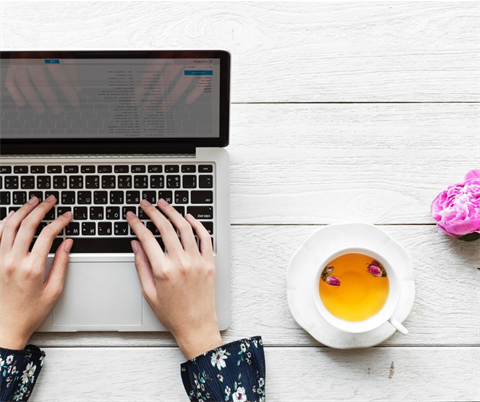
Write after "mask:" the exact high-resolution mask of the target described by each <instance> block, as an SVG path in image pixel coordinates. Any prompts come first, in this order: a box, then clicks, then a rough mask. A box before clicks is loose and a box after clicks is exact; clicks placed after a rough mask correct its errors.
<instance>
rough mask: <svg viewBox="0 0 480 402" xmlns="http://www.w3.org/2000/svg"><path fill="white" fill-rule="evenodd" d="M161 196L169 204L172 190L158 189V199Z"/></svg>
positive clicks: (171, 198)
mask: <svg viewBox="0 0 480 402" xmlns="http://www.w3.org/2000/svg"><path fill="white" fill-rule="evenodd" d="M160 198H163V199H164V200H165V201H167V202H168V203H169V204H171V203H173V192H172V191H159V192H158V199H160Z"/></svg>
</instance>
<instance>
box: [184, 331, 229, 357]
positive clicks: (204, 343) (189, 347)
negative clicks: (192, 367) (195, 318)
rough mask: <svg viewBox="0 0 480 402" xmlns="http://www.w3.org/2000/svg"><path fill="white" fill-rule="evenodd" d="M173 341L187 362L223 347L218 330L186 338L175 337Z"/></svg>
mask: <svg viewBox="0 0 480 402" xmlns="http://www.w3.org/2000/svg"><path fill="white" fill-rule="evenodd" d="M175 340H176V341H177V344H178V347H179V348H180V349H181V351H182V353H183V355H184V356H185V358H186V359H187V360H190V359H192V358H194V357H196V356H198V355H201V354H203V353H205V352H208V351H209V350H211V349H215V348H218V347H220V346H222V345H223V340H222V336H221V334H220V331H219V330H218V329H216V330H212V331H208V332H204V331H202V332H197V333H194V334H188V336H175Z"/></svg>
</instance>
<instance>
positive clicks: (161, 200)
mask: <svg viewBox="0 0 480 402" xmlns="http://www.w3.org/2000/svg"><path fill="white" fill-rule="evenodd" d="M159 203H160V204H162V205H168V202H167V201H165V200H164V199H163V198H160V201H159Z"/></svg>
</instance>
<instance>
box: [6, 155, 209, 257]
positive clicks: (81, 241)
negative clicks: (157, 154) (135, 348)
mask: <svg viewBox="0 0 480 402" xmlns="http://www.w3.org/2000/svg"><path fill="white" fill-rule="evenodd" d="M214 176H215V172H214V164H204V163H203V164H202V163H198V164H195V163H188V164H173V163H172V164H169V163H159V164H114V165H111V164H91V165H87V164H81V165H74V164H52V165H47V166H43V165H33V166H26V165H0V219H3V218H5V216H6V215H7V214H8V213H9V212H10V211H12V210H15V211H16V210H18V209H19V208H20V207H21V206H22V205H23V204H25V203H26V202H27V201H28V200H29V199H30V198H31V197H33V196H37V197H38V198H39V200H40V201H43V200H44V199H46V198H47V197H48V196H49V195H51V194H53V195H55V197H56V198H57V204H56V205H55V207H54V208H52V209H51V210H50V212H49V213H48V214H47V215H46V216H45V218H44V219H43V220H42V222H41V223H40V225H39V226H38V228H37V230H36V232H35V237H34V240H33V242H32V245H31V247H33V244H34V243H35V240H36V238H37V236H38V235H39V233H40V231H41V230H42V229H43V228H44V227H45V226H46V225H48V224H49V223H50V222H52V221H53V220H54V219H55V218H57V217H58V216H60V215H62V214H63V213H65V212H67V211H71V212H72V213H73V219H72V221H71V222H70V224H69V225H68V226H67V227H66V228H65V229H64V230H63V231H62V232H61V233H59V235H58V237H57V238H56V239H55V241H54V244H53V246H52V248H51V250H50V252H51V253H53V252H55V251H56V249H57V248H58V246H59V245H60V244H61V242H62V241H63V239H65V238H72V239H74V244H73V248H72V250H71V252H72V253H112V252H115V253H131V252H132V249H131V246H130V241H131V240H133V239H135V238H136V237H135V233H134V232H133V231H132V230H131V228H130V227H129V225H128V223H127V221H126V213H127V211H132V212H134V213H135V214H136V215H137V216H138V217H139V218H140V220H141V221H142V222H143V223H144V225H145V226H146V227H147V228H148V229H150V230H151V231H152V233H153V235H154V236H155V238H156V239H157V241H158V243H159V244H160V246H161V247H162V249H163V250H165V247H164V244H163V242H162V239H161V236H160V233H159V232H158V230H157V228H156V227H155V225H154V224H153V222H152V221H151V220H150V219H149V218H148V216H147V215H146V214H145V213H144V212H143V210H142V209H141V208H140V201H141V200H142V199H146V200H148V201H149V202H150V203H152V204H153V205H156V203H157V201H158V200H159V199H160V198H164V199H165V200H166V201H167V202H168V203H170V204H172V205H173V207H174V208H175V209H176V210H177V211H178V212H179V213H180V214H181V215H182V216H185V215H186V214H187V213H190V214H191V215H193V216H194V217H195V218H197V219H198V220H200V221H201V222H202V223H203V225H204V226H205V228H206V229H207V231H208V232H209V233H210V235H211V238H212V244H213V245H215V244H214V235H215V233H214V207H215V206H214V199H215V198H214V195H215V194H214ZM157 209H158V206H157ZM197 243H198V238H197Z"/></svg>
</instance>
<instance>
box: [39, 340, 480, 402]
mask: <svg viewBox="0 0 480 402" xmlns="http://www.w3.org/2000/svg"><path fill="white" fill-rule="evenodd" d="M46 353H47V357H46V359H45V366H44V369H43V370H44V371H43V373H42V374H41V375H40V377H39V380H38V382H37V385H36V387H35V389H34V391H33V394H32V396H31V398H30V400H31V401H32V402H41V401H48V402H53V401H65V400H68V401H87V400H88V401H107V400H108V401H133V400H135V401H145V402H150V401H169V402H170V401H172V402H173V401H185V400H187V399H188V398H187V397H186V394H185V391H184V389H183V385H182V383H181V379H180V367H179V364H180V362H182V361H183V356H182V355H181V353H180V351H179V350H178V349H174V348H147V349H145V348H118V349H110V348H64V349H62V348H53V349H46ZM265 355H266V369H267V373H266V391H267V400H271V401H279V402H281V401H285V402H287V401H288V402H291V401H302V402H303V401H304V402H307V401H335V400H343V401H344V400H356V401H364V400H370V401H371V400H382V401H386V400H408V401H417V400H418V401H425V400H452V401H453V400H456V401H460V400H478V399H479V397H480V394H479V385H480V384H479V374H478V373H479V369H480V359H479V356H480V355H479V349H478V348H446V347H442V348H372V349H364V350H348V351H339V350H333V349H328V348H273V347H272V348H267V349H266V351H265Z"/></svg>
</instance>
